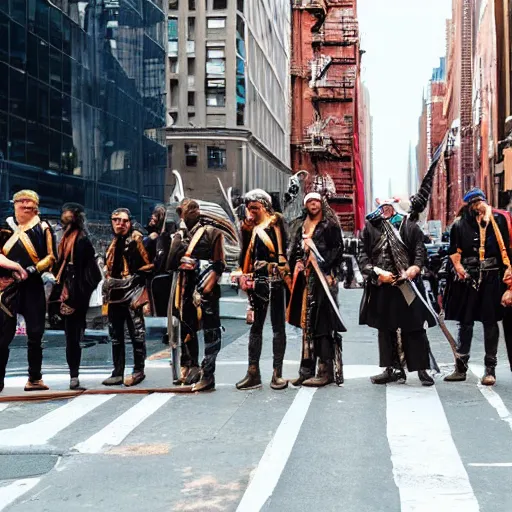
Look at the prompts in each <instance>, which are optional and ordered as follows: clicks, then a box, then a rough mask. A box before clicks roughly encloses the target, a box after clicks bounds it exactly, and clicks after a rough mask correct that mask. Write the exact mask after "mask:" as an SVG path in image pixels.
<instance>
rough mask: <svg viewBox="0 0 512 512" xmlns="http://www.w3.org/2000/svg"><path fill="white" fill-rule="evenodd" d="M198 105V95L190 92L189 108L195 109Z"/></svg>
mask: <svg viewBox="0 0 512 512" xmlns="http://www.w3.org/2000/svg"><path fill="white" fill-rule="evenodd" d="M195 104H196V93H195V92H189V93H188V106H189V107H194V106H195Z"/></svg>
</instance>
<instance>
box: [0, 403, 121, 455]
mask: <svg viewBox="0 0 512 512" xmlns="http://www.w3.org/2000/svg"><path fill="white" fill-rule="evenodd" d="M114 396H115V395H92V396H80V397H78V398H75V399H74V400H71V401H69V402H68V403H66V404H65V405H62V406H60V407H58V408H57V409H54V410H53V411H51V412H49V413H48V414H45V415H44V416H42V417H41V418H39V419H37V420H35V421H33V422H31V423H25V424H23V425H19V426H17V427H14V428H9V429H5V430H0V446H27V445H43V444H46V443H47V442H48V441H49V440H50V439H51V438H52V437H54V436H56V435H57V434H58V433H59V432H60V431H61V430H64V429H65V428H66V427H69V425H71V424H72V423H74V422H75V421H76V420H78V419H80V418H81V417H82V416H85V415H86V414H87V413H89V412H91V411H92V410H93V409H96V407H98V406H100V405H102V404H104V403H105V402H107V401H108V400H110V399H112V398H113V397H114Z"/></svg>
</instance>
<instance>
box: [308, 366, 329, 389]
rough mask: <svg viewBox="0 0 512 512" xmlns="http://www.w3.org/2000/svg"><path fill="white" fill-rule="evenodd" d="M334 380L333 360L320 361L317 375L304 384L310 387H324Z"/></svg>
mask: <svg viewBox="0 0 512 512" xmlns="http://www.w3.org/2000/svg"><path fill="white" fill-rule="evenodd" d="M333 382H334V376H333V370H332V361H326V362H325V363H324V362H320V363H319V364H318V371H317V375H316V377H313V378H311V379H308V380H305V381H304V382H303V383H302V385H303V386H306V387H308V388H322V387H324V386H327V385H329V384H332V383H333Z"/></svg>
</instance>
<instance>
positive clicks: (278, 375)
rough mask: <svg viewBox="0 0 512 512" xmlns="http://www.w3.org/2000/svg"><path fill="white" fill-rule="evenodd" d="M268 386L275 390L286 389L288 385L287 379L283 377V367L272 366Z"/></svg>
mask: <svg viewBox="0 0 512 512" xmlns="http://www.w3.org/2000/svg"><path fill="white" fill-rule="evenodd" d="M270 387H271V388H272V389H275V390H281V389H286V388H287V387H288V381H287V380H285V379H283V367H282V366H281V367H279V368H274V373H273V375H272V380H271V381H270Z"/></svg>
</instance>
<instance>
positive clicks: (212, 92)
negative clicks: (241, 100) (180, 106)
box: [206, 79, 226, 107]
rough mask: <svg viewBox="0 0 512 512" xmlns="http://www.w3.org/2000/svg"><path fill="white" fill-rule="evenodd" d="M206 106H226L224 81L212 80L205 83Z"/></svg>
mask: <svg viewBox="0 0 512 512" xmlns="http://www.w3.org/2000/svg"><path fill="white" fill-rule="evenodd" d="M206 105H207V106H209V107H225V106H226V80H225V79H214V80H207V81H206Z"/></svg>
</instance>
